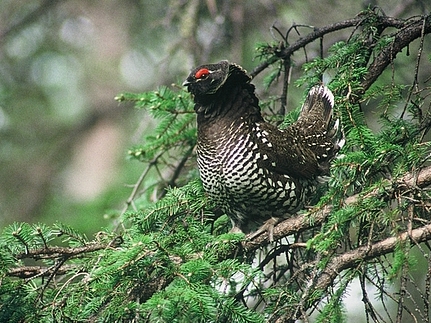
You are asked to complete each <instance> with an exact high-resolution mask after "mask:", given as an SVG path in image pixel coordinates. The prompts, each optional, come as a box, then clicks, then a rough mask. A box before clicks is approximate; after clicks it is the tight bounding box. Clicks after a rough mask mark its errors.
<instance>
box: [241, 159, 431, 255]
mask: <svg viewBox="0 0 431 323" xmlns="http://www.w3.org/2000/svg"><path fill="white" fill-rule="evenodd" d="M387 184H388V185H391V183H390V182H389V181H387ZM397 184H398V189H401V190H407V189H408V188H409V187H419V188H423V187H426V186H429V185H431V166H428V167H424V168H423V169H421V170H419V171H418V172H417V173H414V172H411V173H407V174H406V175H404V176H403V177H402V178H401V179H400V180H398V181H397ZM377 194H379V190H377V189H376V190H374V191H372V192H370V193H368V196H377ZM360 198H363V196H362V195H361V194H355V195H352V196H350V197H348V198H347V199H346V200H345V202H344V204H345V205H351V204H353V203H355V202H357V201H358V200H359V199H360ZM330 212H331V207H329V206H326V207H324V208H322V209H319V210H311V211H310V212H307V213H305V214H301V215H298V216H295V217H292V218H289V219H286V220H284V221H283V222H281V223H279V224H278V225H277V226H275V227H274V239H280V238H283V237H285V236H288V235H290V234H293V233H296V232H299V231H304V230H307V229H309V228H312V227H316V226H319V225H321V224H322V223H323V221H324V220H325V219H326V217H327V216H328V215H329V213H330ZM268 244H269V237H268V232H263V233H262V234H261V235H259V236H257V237H255V238H254V239H251V240H246V241H245V242H244V243H243V244H242V246H243V248H244V249H245V250H246V251H248V252H250V251H254V250H257V249H259V248H261V247H263V246H265V245H268Z"/></svg>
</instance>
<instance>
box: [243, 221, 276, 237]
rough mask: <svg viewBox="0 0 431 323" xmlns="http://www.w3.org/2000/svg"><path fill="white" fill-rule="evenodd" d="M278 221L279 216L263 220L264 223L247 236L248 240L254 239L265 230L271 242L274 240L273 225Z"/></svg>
mask: <svg viewBox="0 0 431 323" xmlns="http://www.w3.org/2000/svg"><path fill="white" fill-rule="evenodd" d="M279 222H280V219H279V218H270V219H269V220H267V221H265V223H264V224H263V225H262V226H261V227H260V228H259V229H257V231H255V232H253V233H252V234H251V235H250V236H249V239H250V240H251V239H254V238H256V237H257V236H260V235H261V234H262V233H264V232H265V231H266V232H268V236H269V242H273V241H274V227H275V226H276V225H277V224H278V223H279Z"/></svg>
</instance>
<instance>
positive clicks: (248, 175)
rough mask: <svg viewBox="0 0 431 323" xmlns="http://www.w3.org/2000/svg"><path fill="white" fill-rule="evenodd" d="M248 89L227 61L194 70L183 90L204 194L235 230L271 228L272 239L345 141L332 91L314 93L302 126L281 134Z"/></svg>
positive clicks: (241, 72) (304, 110) (322, 89)
mask: <svg viewBox="0 0 431 323" xmlns="http://www.w3.org/2000/svg"><path fill="white" fill-rule="evenodd" d="M250 81H251V77H250V76H249V75H248V74H247V72H246V71H245V70H244V69H242V68H241V67H240V66H238V65H236V64H232V63H229V62H228V61H221V62H219V63H217V64H206V65H202V66H199V67H197V68H195V69H194V70H192V72H191V73H190V75H189V76H188V77H187V79H186V81H185V82H184V83H183V85H184V86H187V87H188V91H189V92H191V94H192V95H193V98H194V102H195V107H194V109H195V111H196V113H197V127H198V142H197V154H198V168H199V172H200V177H201V179H202V182H203V186H204V190H205V191H206V192H207V194H208V195H209V196H210V198H212V199H213V200H214V201H215V203H216V205H217V206H218V207H219V208H220V209H221V210H222V211H223V212H225V213H226V214H227V215H228V216H229V217H230V219H231V220H232V222H233V225H234V230H235V229H236V230H237V229H240V230H241V231H243V232H249V231H250V230H252V229H253V226H252V225H251V224H253V223H254V227H255V226H256V224H263V223H264V222H265V221H266V223H267V227H266V229H267V230H269V231H270V236H271V235H272V230H271V229H272V228H273V225H274V224H275V223H276V222H277V221H278V219H279V218H285V217H286V216H288V215H289V214H292V213H294V212H296V211H298V210H299V209H301V208H303V207H304V203H305V202H306V201H307V199H309V198H310V196H312V195H313V193H314V192H315V190H316V185H317V184H318V177H319V176H323V175H328V173H329V166H330V162H331V160H332V159H333V158H334V157H335V155H336V154H337V152H338V150H339V149H340V147H341V146H342V144H343V143H344V139H342V138H341V136H340V130H339V123H338V120H337V121H335V122H333V121H332V108H333V105H334V96H333V95H332V93H331V91H330V90H329V89H328V88H327V87H325V86H323V85H318V86H315V87H313V88H312V89H311V90H310V92H309V93H308V97H307V98H306V100H305V102H304V105H303V106H302V109H301V113H300V116H299V118H298V120H297V121H296V122H295V123H294V124H292V125H291V126H289V127H288V128H286V129H283V130H280V129H278V128H277V127H276V126H274V125H272V124H270V123H267V122H265V120H264V119H263V117H262V115H261V112H260V108H259V100H258V99H257V97H256V95H255V93H254V90H255V87H254V85H252V84H251V83H250ZM268 220H269V221H268ZM268 223H270V225H269V226H268Z"/></svg>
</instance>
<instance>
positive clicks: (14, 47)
mask: <svg viewBox="0 0 431 323" xmlns="http://www.w3.org/2000/svg"><path fill="white" fill-rule="evenodd" d="M368 5H369V2H366V1H356V0H347V1H346V0H339V1H337V0H332V1H331V0H322V1H306V0H292V1H285V0H284V1H281V0H275V1H270V0H251V1H245V0H232V1H227V0H224V1H222V0H220V1H216V0H206V1H199V0H189V1H184V0H183V1H182V0H171V1H167V0H166V1H155V0H154V1H149V0H142V1H138V0H122V1H120V0H103V1H96V0H94V1H82V0H81V1H79V0H62V1H60V0H57V1H55V0H51V1H34V0H31V1H29V0H1V1H0V227H4V226H5V225H7V224H10V223H13V222H14V221H27V222H31V223H34V222H38V221H42V222H46V223H52V222H55V221H61V222H63V223H67V224H70V225H72V226H74V227H75V228H76V229H78V230H82V231H84V232H87V233H88V234H92V233H94V232H97V231H98V230H100V229H101V228H103V227H106V226H109V224H110V223H111V220H110V217H109V215H112V214H118V212H119V210H121V209H122V208H123V207H124V205H125V201H126V199H127V197H128V196H129V195H130V193H131V190H132V188H131V187H130V185H133V184H134V183H135V182H136V181H137V179H138V177H139V175H140V173H141V172H142V171H143V169H144V168H145V165H143V164H142V163H139V162H137V161H130V160H128V158H127V150H128V148H129V147H131V146H133V145H134V144H137V143H139V141H140V140H141V138H142V134H143V133H145V132H146V131H149V129H151V127H152V125H153V123H154V121H153V120H151V119H150V118H149V117H148V115H147V114H146V113H145V112H144V111H138V110H135V109H133V107H132V106H131V105H128V104H118V103H117V102H116V101H115V100H114V97H115V96H116V95H117V94H119V93H121V92H125V91H129V92H142V91H147V90H154V89H156V88H157V87H158V86H160V85H168V86H170V85H171V84H172V83H177V84H180V83H181V82H182V80H183V79H184V78H185V77H186V76H187V74H188V72H189V70H190V69H191V68H192V67H194V66H195V65H197V64H200V63H206V62H215V61H218V60H220V59H228V60H230V61H234V62H237V63H239V64H241V65H242V66H244V67H245V68H246V69H248V70H251V69H252V68H253V67H255V66H257V65H258V63H259V61H258V60H254V58H255V56H256V51H255V48H256V44H257V43H263V42H270V43H277V42H278V41H279V40H280V38H279V37H278V35H277V33H276V31H275V30H274V29H273V28H271V27H272V26H276V27H277V28H278V29H280V30H281V31H283V32H285V31H286V30H287V29H288V28H289V27H290V26H291V25H292V24H293V23H297V24H305V25H310V26H323V25H326V24H330V23H334V22H337V21H341V20H344V19H348V18H353V17H354V16H355V15H356V14H358V13H359V12H360V11H361V10H363V9H365V8H367V7H368ZM372 5H378V6H380V7H381V10H383V12H385V13H386V14H387V15H389V16H396V17H400V18H402V17H410V16H412V15H416V14H421V13H424V12H427V11H429V10H430V7H431V4H430V3H429V0H423V1H416V0H404V1H401V0H400V1H394V0H392V1H387V0H381V1H374V2H372ZM299 30H300V31H301V34H302V35H305V34H306V33H307V32H309V31H310V30H312V29H310V28H305V27H303V28H300V29H299ZM350 33H351V30H350V31H346V32H345V33H341V32H339V33H336V34H334V35H332V36H331V37H333V38H334V39H332V40H331V41H328V42H325V46H326V45H327V46H329V45H330V44H331V43H334V42H335V41H338V40H341V39H346V38H347V37H348V36H349V34H350ZM292 35H293V39H292V40H293V41H294V40H295V37H296V39H297V38H298V37H299V36H298V35H296V34H295V33H292ZM307 55H308V57H309V58H311V57H315V56H316V55H318V51H317V50H315V49H314V48H313V47H312V46H311V47H310V48H309V52H308V53H307ZM303 62H304V57H302V56H297V61H295V62H294V63H295V65H296V66H297V68H295V69H294V70H293V74H292V80H295V79H296V78H298V76H299V75H300V73H301V71H300V68H299V67H300V65H301V64H302V63H303ZM259 82H260V83H261V81H259V79H258V80H256V81H255V83H256V84H257V85H258V88H259V85H260V84H259ZM260 87H261V88H263V86H260ZM300 95H302V90H298V91H297V93H296V94H295V91H293V92H292V96H291V97H289V102H294V103H297V102H298V100H299V98H300ZM296 96H297V97H296ZM107 215H108V216H107Z"/></svg>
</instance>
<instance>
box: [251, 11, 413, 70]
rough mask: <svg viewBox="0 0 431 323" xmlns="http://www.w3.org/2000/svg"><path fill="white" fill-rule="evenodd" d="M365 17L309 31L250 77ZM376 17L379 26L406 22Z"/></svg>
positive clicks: (356, 24)
mask: <svg viewBox="0 0 431 323" xmlns="http://www.w3.org/2000/svg"><path fill="white" fill-rule="evenodd" d="M366 18H367V15H359V16H358V17H356V18H353V19H348V20H344V21H341V22H336V23H333V24H331V25H327V26H324V27H321V28H315V29H314V31H313V32H311V33H309V34H308V35H307V36H305V37H302V38H300V39H298V40H297V41H296V42H294V43H293V44H292V45H290V46H288V47H285V48H283V49H282V50H281V51H280V52H279V53H277V55H274V56H272V57H271V58H269V59H268V60H266V61H265V62H263V63H262V64H260V65H259V66H257V67H256V68H255V69H254V70H253V71H252V72H251V73H250V75H251V77H255V76H256V75H258V74H259V73H260V72H262V71H263V70H264V69H266V68H267V67H268V66H270V65H272V64H274V63H275V62H276V61H278V60H280V59H289V57H290V56H292V54H293V53H294V52H296V51H297V50H299V49H301V48H304V47H305V46H306V45H308V44H309V43H312V42H313V41H315V40H316V39H319V38H321V37H323V36H324V35H326V34H330V33H332V32H334V31H338V30H343V29H346V28H351V27H357V26H359V25H360V24H361V23H362V22H364V20H365V19H366ZM376 18H377V19H378V23H377V24H378V25H379V26H380V27H395V28H402V27H403V26H404V25H405V24H406V22H405V21H404V20H401V19H396V18H392V17H383V16H376Z"/></svg>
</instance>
